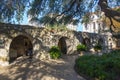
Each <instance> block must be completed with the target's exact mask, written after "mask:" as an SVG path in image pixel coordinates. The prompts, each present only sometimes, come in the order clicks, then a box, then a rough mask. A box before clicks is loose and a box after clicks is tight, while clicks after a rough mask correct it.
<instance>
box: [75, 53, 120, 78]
mask: <svg viewBox="0 0 120 80" xmlns="http://www.w3.org/2000/svg"><path fill="white" fill-rule="evenodd" d="M75 70H76V71H77V72H78V73H79V74H83V75H85V76H88V77H89V79H93V80H119V79H120V77H119V74H120V51H113V52H111V53H109V54H103V55H102V56H95V55H85V56H80V57H79V58H78V59H77V60H76V63H75Z"/></svg>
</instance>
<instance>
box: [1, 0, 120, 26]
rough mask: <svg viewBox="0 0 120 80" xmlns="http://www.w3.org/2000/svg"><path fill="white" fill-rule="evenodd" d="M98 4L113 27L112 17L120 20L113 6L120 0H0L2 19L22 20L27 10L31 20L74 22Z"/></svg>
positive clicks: (119, 2) (119, 14) (7, 20)
mask: <svg viewBox="0 0 120 80" xmlns="http://www.w3.org/2000/svg"><path fill="white" fill-rule="evenodd" d="M97 4H98V5H99V6H100V7H101V10H102V11H103V12H105V15H106V16H107V17H108V18H109V19H110V21H111V25H110V26H111V27H114V25H113V22H112V19H114V20H116V21H117V22H120V12H119V11H118V10H113V9H112V8H111V7H115V6H118V5H120V0H0V21H1V22H13V21H15V22H20V21H22V19H23V17H24V16H23V15H24V14H25V13H26V12H27V15H28V16H30V18H31V20H34V19H36V20H39V21H40V22H44V21H45V22H44V23H52V22H57V23H60V22H61V23H64V22H65V23H71V22H73V23H74V22H78V21H79V20H80V18H81V17H82V16H83V15H84V14H85V13H87V12H89V11H90V10H91V9H93V7H94V6H96V5H97ZM110 6H111V7H110ZM51 14H52V16H51ZM43 18H44V19H43ZM48 18H49V20H48Z"/></svg>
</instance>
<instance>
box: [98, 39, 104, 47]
mask: <svg viewBox="0 0 120 80" xmlns="http://www.w3.org/2000/svg"><path fill="white" fill-rule="evenodd" d="M98 44H99V45H101V46H102V45H103V44H104V40H103V38H99V39H98Z"/></svg>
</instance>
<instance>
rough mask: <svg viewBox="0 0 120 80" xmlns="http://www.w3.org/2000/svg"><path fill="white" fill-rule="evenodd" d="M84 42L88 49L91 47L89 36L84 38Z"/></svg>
mask: <svg viewBox="0 0 120 80" xmlns="http://www.w3.org/2000/svg"><path fill="white" fill-rule="evenodd" d="M83 44H84V45H86V47H87V49H89V48H90V46H91V44H90V39H89V38H84V39H83Z"/></svg>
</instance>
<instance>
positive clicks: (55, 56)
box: [49, 46, 61, 59]
mask: <svg viewBox="0 0 120 80" xmlns="http://www.w3.org/2000/svg"><path fill="white" fill-rule="evenodd" d="M49 52H50V57H51V58H52V59H58V58H60V57H61V52H60V50H59V48H58V47H57V46H52V47H51V49H50V51H49Z"/></svg>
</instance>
